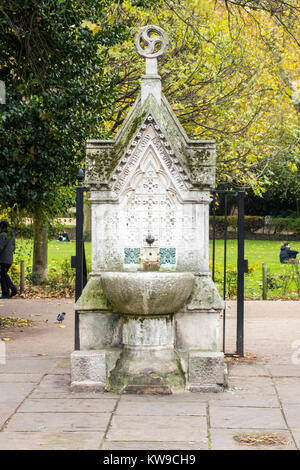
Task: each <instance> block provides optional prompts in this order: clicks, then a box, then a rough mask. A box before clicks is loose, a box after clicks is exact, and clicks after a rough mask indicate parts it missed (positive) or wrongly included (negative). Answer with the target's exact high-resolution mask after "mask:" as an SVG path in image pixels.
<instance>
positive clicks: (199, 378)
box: [188, 351, 226, 391]
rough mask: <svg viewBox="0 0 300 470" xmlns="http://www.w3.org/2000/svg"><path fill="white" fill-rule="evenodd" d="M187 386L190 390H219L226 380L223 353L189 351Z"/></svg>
mask: <svg viewBox="0 0 300 470" xmlns="http://www.w3.org/2000/svg"><path fill="white" fill-rule="evenodd" d="M188 367H189V368H188V382H189V385H188V388H189V390H191V391H201V390H203V391H220V390H221V389H220V390H219V388H218V387H220V386H223V385H224V384H225V382H226V377H225V365H224V354H223V353H221V352H203V351H190V352H189V365H188Z"/></svg>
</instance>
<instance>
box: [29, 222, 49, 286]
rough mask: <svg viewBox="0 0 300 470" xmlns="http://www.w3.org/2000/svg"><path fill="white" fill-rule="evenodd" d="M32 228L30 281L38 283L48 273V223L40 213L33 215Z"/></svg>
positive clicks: (45, 277)
mask: <svg viewBox="0 0 300 470" xmlns="http://www.w3.org/2000/svg"><path fill="white" fill-rule="evenodd" d="M33 228H34V240H33V264H32V282H33V284H34V285H40V284H43V283H44V282H45V281H46V280H47V275H48V225H47V223H46V222H45V220H44V219H43V217H42V215H41V214H40V213H36V214H35V215H34V217H33Z"/></svg>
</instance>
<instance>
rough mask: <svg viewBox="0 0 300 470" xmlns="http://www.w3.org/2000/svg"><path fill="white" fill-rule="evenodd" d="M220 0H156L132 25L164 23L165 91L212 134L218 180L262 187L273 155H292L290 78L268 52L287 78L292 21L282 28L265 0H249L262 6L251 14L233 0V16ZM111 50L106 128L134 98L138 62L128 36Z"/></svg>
mask: <svg viewBox="0 0 300 470" xmlns="http://www.w3.org/2000/svg"><path fill="white" fill-rule="evenodd" d="M225 3H226V2H222V1H221V0H220V1H219V2H215V1H214V0H205V1H204V0H190V1H179V0H163V1H162V2H161V4H160V5H159V6H157V7H155V6H154V8H153V9H152V10H151V11H145V12H143V13H142V14H141V12H139V15H137V14H136V16H137V28H138V27H139V26H142V25H144V24H149V23H154V24H157V25H159V26H161V27H163V28H164V29H166V30H167V32H168V34H169V36H170V45H171V46H170V50H169V52H168V54H167V56H166V57H165V58H164V59H162V60H161V63H160V73H161V75H162V80H163V89H164V93H165V94H166V96H167V98H168V99H169V101H170V102H171V104H172V106H173V109H174V110H175V112H176V114H177V116H178V117H179V119H180V121H181V123H182V124H183V125H184V127H185V129H186V130H187V132H188V133H189V134H193V135H194V136H195V137H198V138H199V137H200V138H212V139H215V140H216V141H217V144H218V153H217V156H218V161H217V180H218V182H222V181H224V180H225V179H227V180H228V181H229V182H230V183H231V184H232V185H234V186H237V185H238V186H239V187H241V188H244V189H245V188H253V190H254V191H255V192H256V193H262V192H263V191H264V190H265V189H266V188H267V187H268V186H269V185H270V184H272V178H273V172H272V165H271V163H272V162H273V160H275V159H277V158H278V159H279V158H282V157H283V155H284V156H285V159H286V160H287V161H289V156H288V155H287V152H289V151H290V149H293V155H291V156H290V157H291V162H290V163H292V162H293V161H294V158H295V153H296V150H295V148H296V145H297V139H298V120H297V112H296V109H295V106H294V103H293V100H292V99H291V94H292V92H291V87H290V84H291V80H289V83H288V81H287V80H283V74H282V70H280V67H279V60H278V57H277V59H276V58H275V52H276V51H277V52H278V50H282V52H281V57H280V66H281V69H284V71H285V74H286V76H288V77H289V78H291V77H292V76H293V79H292V81H293V83H294V82H295V81H296V64H297V53H295V42H294V38H293V36H294V35H295V31H296V29H297V27H298V26H297V24H296V23H295V17H293V20H292V19H291V20H290V22H289V24H290V31H289V33H287V32H286V31H285V29H284V28H282V27H279V26H278V23H274V21H273V17H272V16H271V15H270V12H269V11H268V9H267V3H268V4H270V2H256V5H258V4H261V5H263V4H264V5H265V7H264V8H261V9H260V10H257V11H250V13H251V14H249V11H247V9H246V6H245V7H244V8H242V3H241V2H240V3H241V5H240V11H239V18H238V20H239V21H237V20H236V19H235V17H234V16H233V15H231V16H229V15H228V10H227V8H226V5H225ZM244 3H249V4H250V3H251V2H244ZM252 3H253V9H254V2H252ZM273 3H274V2H273ZM289 3H291V4H292V3H293V2H289ZM236 6H237V5H236ZM128 8H129V7H128ZM130 8H131V11H132V8H133V7H130ZM282 17H283V16H281V18H282ZM110 57H111V59H110V64H111V68H112V69H114V68H115V67H116V66H117V64H118V65H120V64H121V67H120V87H119V93H118V95H117V96H116V98H117V100H116V105H115V106H114V107H113V108H112V111H111V116H110V120H109V121H107V122H106V123H105V124H106V132H107V135H108V134H110V133H112V132H115V131H116V130H117V129H118V127H119V126H120V124H121V123H122V121H123V119H124V116H125V114H126V113H127V109H128V108H129V107H130V106H131V105H132V103H133V102H134V100H135V98H136V95H137V93H138V90H139V78H140V76H141V75H142V73H143V67H144V64H143V61H141V60H139V59H138V58H137V56H136V53H135V51H134V45H133V41H131V40H129V41H128V42H127V43H125V44H122V45H117V46H116V47H114V48H112V49H111V50H110ZM283 134H284V139H283V138H282V135H283Z"/></svg>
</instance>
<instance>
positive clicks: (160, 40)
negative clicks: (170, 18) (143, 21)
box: [135, 25, 169, 59]
mask: <svg viewBox="0 0 300 470" xmlns="http://www.w3.org/2000/svg"><path fill="white" fill-rule="evenodd" d="M152 33H157V34H156V35H155V36H153V35H151V34H152ZM144 44H146V46H147V47H146V49H144V48H143V47H142V45H144ZM135 45H136V49H137V51H138V54H139V55H140V56H142V57H146V59H154V58H155V57H159V56H160V55H163V54H165V52H166V51H167V49H168V46H169V40H168V36H167V33H166V32H165V31H164V30H163V29H162V28H160V27H159V26H155V25H148V26H144V27H143V28H141V29H140V30H139V32H138V34H137V36H136V40H135ZM159 45H160V47H159Z"/></svg>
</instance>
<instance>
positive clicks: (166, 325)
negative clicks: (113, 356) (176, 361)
mask: <svg viewBox="0 0 300 470" xmlns="http://www.w3.org/2000/svg"><path fill="white" fill-rule="evenodd" d="M125 318H126V317H125ZM122 342H123V344H124V345H128V346H146V347H148V346H150V347H152V348H154V347H155V346H158V347H159V346H169V347H171V348H172V347H173V343H174V333H173V321H172V318H171V316H170V315H159V316H155V317H148V316H147V317H145V318H138V319H136V318H134V317H132V318H130V317H129V318H126V320H125V321H124V327H123V341H122Z"/></svg>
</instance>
